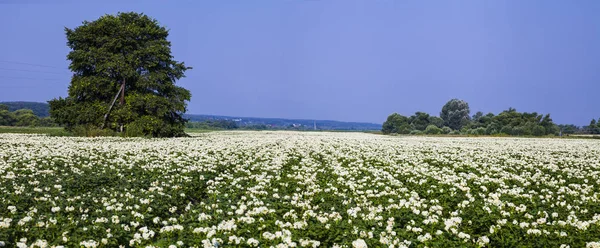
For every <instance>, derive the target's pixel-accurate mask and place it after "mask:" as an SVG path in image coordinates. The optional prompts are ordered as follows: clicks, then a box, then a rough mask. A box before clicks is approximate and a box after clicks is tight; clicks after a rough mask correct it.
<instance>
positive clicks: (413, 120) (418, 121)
mask: <svg viewBox="0 0 600 248" xmlns="http://www.w3.org/2000/svg"><path fill="white" fill-rule="evenodd" d="M408 119H409V120H410V125H411V126H413V129H416V130H420V131H424V130H425V128H427V126H428V125H429V114H427V113H423V112H416V113H415V114H414V115H412V116H411V117H409V118H408Z"/></svg>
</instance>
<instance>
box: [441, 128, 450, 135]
mask: <svg viewBox="0 0 600 248" xmlns="http://www.w3.org/2000/svg"><path fill="white" fill-rule="evenodd" d="M451 132H452V128H449V127H442V133H443V134H450V133H451Z"/></svg>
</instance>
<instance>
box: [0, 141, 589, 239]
mask: <svg viewBox="0 0 600 248" xmlns="http://www.w3.org/2000/svg"><path fill="white" fill-rule="evenodd" d="M599 186H600V142H599V141H598V140H592V139H582V140H577V139H567V140H564V139H524V138H464V137H463V138H449V137H401V136H398V137H390V136H382V135H374V134H364V133H321V132H312V133H311V132H241V131H240V132H208V133H196V134H193V137H191V138H178V139H142V138H139V139H138V138H136V139H125V138H75V137H50V136H44V135H35V134H0V246H2V245H4V246H7V247H14V246H17V247H30V246H35V247H53V246H55V247H58V246H64V247H118V246H119V245H122V246H124V247H130V246H132V247H148V246H150V247H151V246H155V247H236V246H238V247H249V246H254V247H367V246H368V247H424V246H428V247H483V246H487V247H520V246H527V247H568V246H570V247H586V246H587V247H599V246H600V243H599V242H600V202H599V200H600V195H599Z"/></svg>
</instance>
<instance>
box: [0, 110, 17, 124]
mask: <svg viewBox="0 0 600 248" xmlns="http://www.w3.org/2000/svg"><path fill="white" fill-rule="evenodd" d="M16 122H17V117H16V116H15V114H14V113H12V112H10V111H8V110H0V126H13V125H14V124H15V123H16Z"/></svg>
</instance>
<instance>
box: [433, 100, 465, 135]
mask: <svg viewBox="0 0 600 248" xmlns="http://www.w3.org/2000/svg"><path fill="white" fill-rule="evenodd" d="M469 113H470V109H469V104H468V103H467V102H465V101H463V100H459V99H452V100H450V101H448V102H447V103H446V104H445V105H444V106H443V107H442V111H441V112H440V117H441V118H442V119H443V120H444V125H445V126H448V127H450V128H452V129H453V130H460V129H461V128H462V127H463V126H465V125H467V124H468V123H469V121H470V117H469Z"/></svg>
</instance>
